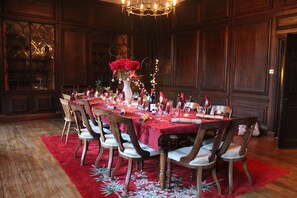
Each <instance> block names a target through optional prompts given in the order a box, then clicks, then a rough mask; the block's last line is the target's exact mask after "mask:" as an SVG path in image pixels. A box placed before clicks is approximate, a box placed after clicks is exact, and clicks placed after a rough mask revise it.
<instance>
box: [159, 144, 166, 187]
mask: <svg viewBox="0 0 297 198" xmlns="http://www.w3.org/2000/svg"><path fill="white" fill-rule="evenodd" d="M166 159H167V152H165V151H164V150H163V149H162V150H161V151H160V178H159V180H160V188H161V189H162V190H164V189H165V184H166V167H167V166H166V161H167V160H166Z"/></svg>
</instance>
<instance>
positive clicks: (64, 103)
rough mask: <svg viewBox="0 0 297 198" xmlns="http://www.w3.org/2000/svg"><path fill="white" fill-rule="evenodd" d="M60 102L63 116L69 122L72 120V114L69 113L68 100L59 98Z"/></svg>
mask: <svg viewBox="0 0 297 198" xmlns="http://www.w3.org/2000/svg"><path fill="white" fill-rule="evenodd" d="M60 102H61V105H62V108H63V112H64V116H65V118H66V119H68V120H69V121H71V120H72V113H71V107H70V103H69V100H66V99H63V98H60Z"/></svg>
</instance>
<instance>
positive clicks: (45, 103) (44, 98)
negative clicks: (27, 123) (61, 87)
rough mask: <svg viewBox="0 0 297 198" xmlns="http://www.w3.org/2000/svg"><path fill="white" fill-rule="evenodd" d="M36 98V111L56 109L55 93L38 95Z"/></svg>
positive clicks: (42, 111) (43, 111)
mask: <svg viewBox="0 0 297 198" xmlns="http://www.w3.org/2000/svg"><path fill="white" fill-rule="evenodd" d="M34 100H35V102H34V104H35V107H34V110H33V111H34V113H45V112H51V111H53V110H54V109H55V98H54V96H53V95H37V96H36V97H35V98H34Z"/></svg>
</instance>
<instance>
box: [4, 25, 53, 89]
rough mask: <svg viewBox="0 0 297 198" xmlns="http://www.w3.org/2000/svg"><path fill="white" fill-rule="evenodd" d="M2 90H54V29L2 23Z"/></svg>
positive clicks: (42, 26)
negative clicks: (3, 84)
mask: <svg viewBox="0 0 297 198" xmlns="http://www.w3.org/2000/svg"><path fill="white" fill-rule="evenodd" d="M3 35H4V36H3V39H4V71H5V90H6V91H10V90H54V54H55V53H54V36H55V34H54V26H53V25H46V24H38V23H29V22H19V21H9V20H4V21H3Z"/></svg>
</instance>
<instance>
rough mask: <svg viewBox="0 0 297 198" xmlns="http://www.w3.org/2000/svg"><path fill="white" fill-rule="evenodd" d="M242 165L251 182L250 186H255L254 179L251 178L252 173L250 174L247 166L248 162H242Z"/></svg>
mask: <svg viewBox="0 0 297 198" xmlns="http://www.w3.org/2000/svg"><path fill="white" fill-rule="evenodd" d="M242 165H243V170H244V172H245V174H246V176H247V178H248V180H249V185H250V186H253V181H252V177H251V175H250V173H249V171H248V169H247V165H246V160H245V159H244V160H243V161H242Z"/></svg>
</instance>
